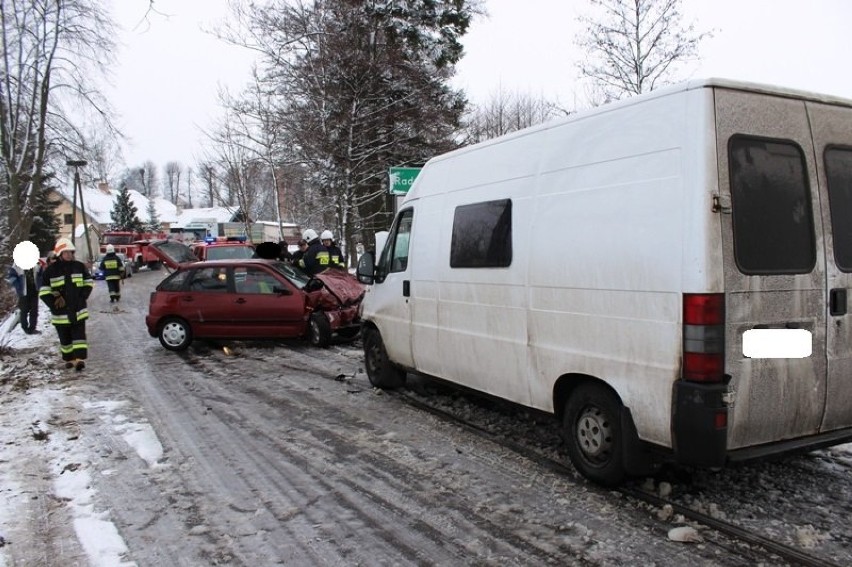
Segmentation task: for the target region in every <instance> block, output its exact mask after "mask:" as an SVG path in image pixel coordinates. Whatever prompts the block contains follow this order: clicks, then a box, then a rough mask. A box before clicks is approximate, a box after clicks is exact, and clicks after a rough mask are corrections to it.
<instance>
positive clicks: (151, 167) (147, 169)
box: [138, 160, 158, 199]
mask: <svg viewBox="0 0 852 567" xmlns="http://www.w3.org/2000/svg"><path fill="white" fill-rule="evenodd" d="M138 173H139V177H140V179H141V180H142V191H141V193H142V194H143V195H145V196H146V197H148V198H149V199H150V198H152V197H157V196H158V195H157V189H156V188H157V165H156V164H155V163H154V162H153V161H151V160H148V161H146V162H145V163H144V164H143V165H142V167H140V168H139V169H138Z"/></svg>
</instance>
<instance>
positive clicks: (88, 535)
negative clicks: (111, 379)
mask: <svg viewBox="0 0 852 567" xmlns="http://www.w3.org/2000/svg"><path fill="white" fill-rule="evenodd" d="M41 309H42V310H41V311H40V313H39V324H38V328H39V330H40V331H41V334H40V335H27V334H25V333H24V332H23V331H22V330H21V327H20V325H18V324H17V323H18V316H17V314H16V313H13V314H12V315H10V316H9V317H7V318H6V319H5V320H3V322H2V323H0V347H5V348H10V349H14V350H15V351H17V352H18V353H20V354H22V355H23V356H19V357H16V359H15V360H14V362H10V361H8V360H6V361H5V362H3V361H0V383H2V382H5V381H7V380H8V381H14V380H16V379H17V378H18V376H19V375H22V374H24V373H21V372H18V371H19V370H21V369H22V365H23V366H26V365H27V364H28V362H30V361H32V360H33V358H37V359H40V360H43V359H44V358H45V357H47V358H51V357H53V358H58V357H57V355H58V340H57V337H56V333H55V331H54V329H53V327H52V326H51V325H50V323H49V322H48V321H49V313H47V311H46V308H45V306H44V305H41ZM21 359H23V360H21ZM19 361H20V362H19ZM58 376H59V373H58V372H57V374H56V376H48V377H47V379H48V382H49V381H50V379H51V378H57V377H58ZM65 396H66V394H65V392H64V390H63V389H61V388H55V389H54V388H49V387H48V388H46V389H41V388H32V389H27V393H26V395H25V396H23V398H22V399H20V400H19V399H8V400H0V408H2V411H0V432H2V433H0V435H2V437H0V439H2V442H0V473H2V474H0V479H2V480H0V526H8V525H13V524H14V521H15V519H16V518H17V517H19V515H20V514H19V512H20V510H21V506H23V505H24V504H25V502H26V501H27V500H28V499H30V498H35V496H33V495H31V494H28V493H27V492H25V489H24V488H22V483H20V482H19V481H18V479H17V478H16V476H18V473H19V472H20V471H19V469H18V465H20V464H21V463H28V462H30V461H31V460H33V459H38V458H39V454H47V455H49V462H48V463H47V467H48V470H49V473H50V476H51V477H52V495H51V497H55V498H56V499H59V500H60V501H64V502H65V503H66V507H67V509H68V511H69V512H70V515H71V517H72V519H73V527H74V532H75V534H76V537H77V540H78V541H79V543H80V545H81V546H82V547H83V549H84V550H85V554H86V556H87V557H88V560H89V564H90V565H92V566H93V567H128V566H130V565H136V564H135V563H129V562H125V561H123V559H122V556H123V555H124V554H125V553H127V546H126V545H125V543H124V540H123V539H122V537H121V535H120V534H119V533H118V530H117V529H116V527H115V525H114V524H113V523H112V522H111V521H110V519H109V516H110V513H109V510H98V509H96V508H95V506H94V504H93V503H92V502H93V499H94V495H95V491H94V490H93V488H92V479H91V477H90V473H89V469H88V468H87V467H85V466H83V464H85V463H91V461H92V457H91V456H90V455H87V454H85V453H82V452H71V450H70V449H69V445H68V443H66V441H67V439H61V438H60V439H56V438H55V437H54V436H53V435H52V432H53V427H52V425H51V420H53V419H54V416H55V415H57V414H59V413H61V408H62V407H63V406H65V405H67V400H66V398H65ZM125 404H126V402H113V401H102V402H94V403H86V404H84V407H86V408H87V409H91V410H92V412H93V413H94V414H95V415H97V416H98V418H99V419H101V420H103V421H105V422H107V423H110V424H112V425H113V428H114V430H115V431H116V432H118V433H119V434H120V435H121V436H122V437H123V439H124V440H125V441H126V442H127V444H128V445H129V446H130V447H132V448H133V449H134V450H135V451H136V453H137V454H138V455H139V457H140V458H141V459H143V460H144V461H145V462H146V463H148V465H149V466H150V467H155V466H157V463H158V461H159V460H160V459H161V458H162V455H163V447H162V445H161V444H160V441H159V440H158V439H157V436H156V434H155V433H154V430H153V429H152V428H151V426H150V425H148V424H140V423H134V422H132V421H129V420H128V418H127V417H126V416H124V415H122V414H120V413H116V412H117V411H118V410H120V409H121V407H122V406H124V405H125ZM23 440H25V441H23ZM33 441H34V442H35V444H34V443H32V442H33ZM102 474H110V471H104V472H103V473H102ZM14 544H15V536H14V534H10V533H3V532H0V567H7V561H6V558H5V554H4V553H3V549H2V548H3V547H4V546H5V545H14ZM9 567H12V566H11V565H10V566H9Z"/></svg>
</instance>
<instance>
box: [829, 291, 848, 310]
mask: <svg viewBox="0 0 852 567" xmlns="http://www.w3.org/2000/svg"><path fill="white" fill-rule="evenodd" d="M828 310H829V313H831V315H834V316H839V315H846V310H847V303H846V289H845V288H842V287H838V288H834V289H833V290H831V292H830V294H829V300H828Z"/></svg>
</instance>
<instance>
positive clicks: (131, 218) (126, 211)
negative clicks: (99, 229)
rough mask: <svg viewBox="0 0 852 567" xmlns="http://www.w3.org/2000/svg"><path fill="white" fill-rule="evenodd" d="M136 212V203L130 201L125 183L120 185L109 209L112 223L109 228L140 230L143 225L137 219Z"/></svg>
mask: <svg viewBox="0 0 852 567" xmlns="http://www.w3.org/2000/svg"><path fill="white" fill-rule="evenodd" d="M137 212H138V211H137V209H136V205H134V204H133V203H132V202H131V201H130V190H129V189H128V188H127V185H126V184H124V185H122V186H121V189H120V190H119V191H118V195H116V197H115V204H114V205H113V207H112V211H110V217H112V224H111V225H110V227H109V229H110V230H111V231H129V232H142V230H143V228H144V225H143V224H142V221H141V220H139V217H138V216H137Z"/></svg>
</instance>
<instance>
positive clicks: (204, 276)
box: [189, 267, 228, 293]
mask: <svg viewBox="0 0 852 567" xmlns="http://www.w3.org/2000/svg"><path fill="white" fill-rule="evenodd" d="M189 289H190V291H208V292H218V293H225V292H227V291H228V274H227V271H226V269H225V268H224V267H216V268H212V267H207V268H200V269H197V270H193V274H192V277H191V278H190V280H189Z"/></svg>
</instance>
